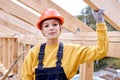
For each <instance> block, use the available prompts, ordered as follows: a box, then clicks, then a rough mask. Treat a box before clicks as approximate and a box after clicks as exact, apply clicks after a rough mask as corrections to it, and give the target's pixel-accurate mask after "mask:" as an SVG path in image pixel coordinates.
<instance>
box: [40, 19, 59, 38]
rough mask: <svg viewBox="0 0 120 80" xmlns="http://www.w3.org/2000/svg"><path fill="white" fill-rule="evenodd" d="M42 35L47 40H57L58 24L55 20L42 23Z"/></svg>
mask: <svg viewBox="0 0 120 80" xmlns="http://www.w3.org/2000/svg"><path fill="white" fill-rule="evenodd" d="M41 31H42V34H43V35H44V36H45V37H47V38H48V39H57V38H58V37H59V35H60V32H61V28H60V23H59V21H58V20H56V19H48V20H45V21H44V22H43V23H42V29H41Z"/></svg>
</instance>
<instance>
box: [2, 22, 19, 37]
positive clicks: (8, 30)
mask: <svg viewBox="0 0 120 80" xmlns="http://www.w3.org/2000/svg"><path fill="white" fill-rule="evenodd" d="M0 23H1V22H0ZM0 31H2V32H3V33H5V34H9V35H14V34H19V32H17V31H15V30H13V29H10V28H7V27H6V26H3V25H1V24H0Z"/></svg>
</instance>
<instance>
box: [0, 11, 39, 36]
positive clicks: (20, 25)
mask: <svg viewBox="0 0 120 80" xmlns="http://www.w3.org/2000/svg"><path fill="white" fill-rule="evenodd" d="M0 18H1V19H2V20H4V21H6V23H8V24H6V25H8V26H9V27H10V28H14V30H20V32H22V31H21V30H23V31H24V32H26V34H27V33H28V34H36V32H38V33H37V34H39V32H40V31H38V29H37V28H35V27H33V26H32V25H30V24H28V23H26V22H24V21H22V20H20V19H18V18H16V17H15V16H12V15H10V14H8V13H6V12H4V11H2V10H0ZM4 21H3V22H4ZM9 23H10V24H9ZM2 24H3V23H2ZM11 24H12V25H14V26H11Z"/></svg>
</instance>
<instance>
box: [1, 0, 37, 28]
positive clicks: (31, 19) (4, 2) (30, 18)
mask: <svg viewBox="0 0 120 80" xmlns="http://www.w3.org/2000/svg"><path fill="white" fill-rule="evenodd" d="M8 5H9V6H8ZM0 8H1V9H2V10H4V11H6V12H7V13H9V14H11V15H13V16H16V17H18V18H20V19H21V20H23V21H25V22H27V23H29V24H31V25H32V26H34V27H35V26H36V21H37V19H38V16H36V15H35V14H33V13H31V12H30V11H28V10H26V9H24V8H23V7H21V6H19V5H17V4H15V3H14V2H12V1H11V0H0Z"/></svg>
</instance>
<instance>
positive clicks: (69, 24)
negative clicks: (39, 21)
mask: <svg viewBox="0 0 120 80" xmlns="http://www.w3.org/2000/svg"><path fill="white" fill-rule="evenodd" d="M19 1H20V2H22V3H23V4H25V5H27V6H29V7H31V8H32V9H34V10H35V11H37V12H39V13H41V12H42V11H43V10H44V9H46V8H54V9H56V10H58V12H59V13H60V14H61V15H62V16H63V17H64V18H65V24H64V25H63V26H64V27H65V28H66V29H68V30H69V31H72V32H76V30H77V28H80V31H81V32H87V31H93V30H92V29H91V28H90V27H88V26H87V25H85V24H84V23H83V22H81V21H80V20H79V19H77V18H76V17H74V16H72V15H71V14H69V13H68V12H66V11H65V10H64V9H62V8H60V7H59V6H58V5H56V4H55V3H54V2H52V1H51V0H19Z"/></svg>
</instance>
